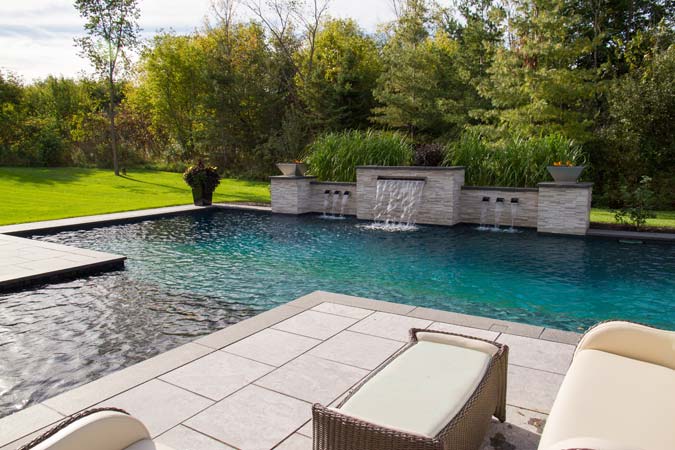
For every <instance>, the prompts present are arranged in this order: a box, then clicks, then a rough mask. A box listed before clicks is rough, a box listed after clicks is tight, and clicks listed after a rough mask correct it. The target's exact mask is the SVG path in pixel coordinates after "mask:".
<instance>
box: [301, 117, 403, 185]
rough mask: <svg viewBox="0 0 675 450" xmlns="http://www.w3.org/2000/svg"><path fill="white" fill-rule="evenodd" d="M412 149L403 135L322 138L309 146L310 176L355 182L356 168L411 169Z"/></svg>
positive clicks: (359, 133) (375, 132) (347, 134)
mask: <svg viewBox="0 0 675 450" xmlns="http://www.w3.org/2000/svg"><path fill="white" fill-rule="evenodd" d="M412 160H413V148H412V145H411V144H410V142H409V141H408V139H407V138H406V137H405V136H404V135H403V134H401V133H398V132H391V131H378V130H367V131H358V130H350V131H341V132H331V133H326V134H323V135H321V136H319V137H318V138H317V139H316V140H315V141H314V142H313V143H312V144H310V146H309V147H308V151H307V156H306V158H305V163H306V164H307V166H308V169H309V170H308V174H310V175H314V176H316V177H317V178H319V179H320V180H326V181H351V182H354V181H356V167H357V166H370V165H377V166H409V165H410V164H411V163H412Z"/></svg>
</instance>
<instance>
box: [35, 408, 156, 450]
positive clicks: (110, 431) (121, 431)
mask: <svg viewBox="0 0 675 450" xmlns="http://www.w3.org/2000/svg"><path fill="white" fill-rule="evenodd" d="M149 438H150V433H148V430H147V428H145V426H144V425H143V424H142V423H141V422H140V421H139V420H138V419H136V418H134V417H132V416H129V415H126V414H122V413H119V412H115V411H100V412H96V413H94V414H91V415H88V416H86V417H83V418H81V419H79V420H77V421H76V422H74V423H72V424H70V425H68V426H67V427H66V428H64V429H63V430H60V431H59V432H58V433H56V434H55V435H54V436H52V437H50V438H48V439H47V440H45V441H44V442H42V443H40V444H38V445H37V446H36V447H35V450H92V449H96V450H123V449H126V448H127V447H129V446H130V445H132V444H134V443H136V442H138V441H142V440H145V439H149Z"/></svg>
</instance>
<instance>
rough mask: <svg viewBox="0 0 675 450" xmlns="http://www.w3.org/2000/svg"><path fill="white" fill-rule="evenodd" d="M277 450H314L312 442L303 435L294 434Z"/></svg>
mask: <svg viewBox="0 0 675 450" xmlns="http://www.w3.org/2000/svg"><path fill="white" fill-rule="evenodd" d="M276 450H312V440H311V439H309V438H308V437H306V436H303V435H301V434H292V435H291V436H290V437H289V438H288V439H286V440H285V441H284V442H282V443H281V444H279V446H278V447H276Z"/></svg>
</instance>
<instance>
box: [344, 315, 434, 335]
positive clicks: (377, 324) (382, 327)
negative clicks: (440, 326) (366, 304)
mask: <svg viewBox="0 0 675 450" xmlns="http://www.w3.org/2000/svg"><path fill="white" fill-rule="evenodd" d="M429 325H431V321H430V320H424V319H416V318H414V317H406V316H400V315H398V314H389V313H385V312H376V313H375V314H372V315H370V316H368V317H366V318H365V319H363V320H361V321H360V322H359V323H357V324H356V325H354V326H352V327H350V328H349V329H350V330H351V331H357V332H359V333H365V334H371V335H373V336H379V337H383V338H387V339H395V340H397V341H401V342H407V341H408V340H409V339H410V336H409V335H408V331H409V330H410V329H411V328H426V327H428V326H429Z"/></svg>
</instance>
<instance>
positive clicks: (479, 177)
mask: <svg viewBox="0 0 675 450" xmlns="http://www.w3.org/2000/svg"><path fill="white" fill-rule="evenodd" d="M584 160H585V158H584V154H583V152H582V149H581V147H580V146H579V145H577V144H576V143H575V142H574V141H573V140H571V139H567V138H565V137H564V136H562V135H559V134H551V135H548V136H542V137H532V138H523V137H521V136H517V135H516V136H507V137H506V138H504V139H502V140H500V141H497V142H489V141H488V140H487V138H485V136H483V135H482V134H480V133H478V132H476V131H472V130H470V131H467V132H465V133H463V134H462V136H461V137H460V139H459V140H458V141H456V142H453V143H451V144H450V145H449V146H448V149H447V154H446V157H445V161H444V164H445V165H449V166H465V167H466V184H467V185H471V186H506V187H534V186H536V185H537V183H540V182H542V181H546V180H547V179H548V178H549V176H548V172H547V169H546V167H547V166H549V165H551V163H552V162H554V161H565V162H566V164H567V163H569V164H570V165H581V164H583V162H584Z"/></svg>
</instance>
